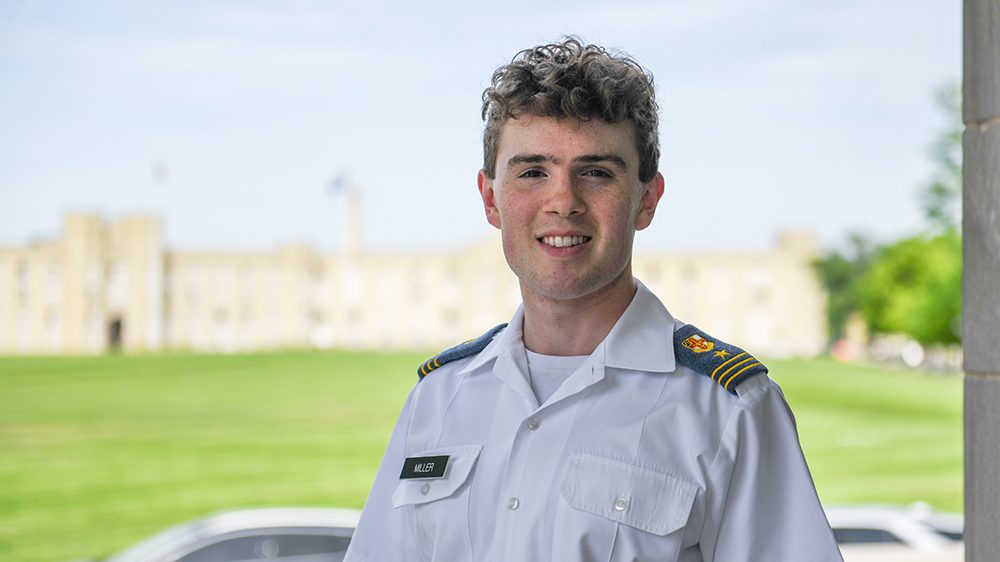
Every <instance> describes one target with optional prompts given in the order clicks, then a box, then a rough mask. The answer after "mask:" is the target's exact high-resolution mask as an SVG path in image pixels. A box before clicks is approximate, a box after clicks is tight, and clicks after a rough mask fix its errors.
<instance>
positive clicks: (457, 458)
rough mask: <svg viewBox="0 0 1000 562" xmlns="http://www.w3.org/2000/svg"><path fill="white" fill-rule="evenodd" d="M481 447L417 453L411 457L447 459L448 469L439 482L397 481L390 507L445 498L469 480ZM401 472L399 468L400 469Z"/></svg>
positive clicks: (454, 447)
mask: <svg viewBox="0 0 1000 562" xmlns="http://www.w3.org/2000/svg"><path fill="white" fill-rule="evenodd" d="M482 450H483V446H482V445H459V446H452V447H439V448H437V449H429V450H426V451H418V452H416V453H414V454H413V455H411V456H414V457H437V456H447V457H448V465H447V467H446V468H445V472H444V476H443V477H442V478H428V479H413V480H400V482H399V485H398V486H396V491H395V492H394V493H393V494H392V507H402V506H404V505H414V504H421V503H427V502H432V501H436V500H439V499H441V498H446V497H448V496H450V495H452V494H454V493H455V491H456V490H458V488H459V487H460V486H461V485H462V483H464V482H465V481H466V479H468V477H469V474H471V473H472V467H473V465H475V464H476V459H478V458H479V452H480V451H482ZM400 468H402V467H400Z"/></svg>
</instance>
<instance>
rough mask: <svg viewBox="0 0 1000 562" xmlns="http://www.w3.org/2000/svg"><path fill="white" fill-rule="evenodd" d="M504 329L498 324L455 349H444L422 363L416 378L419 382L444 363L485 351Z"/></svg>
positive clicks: (502, 325) (505, 325) (504, 325)
mask: <svg viewBox="0 0 1000 562" xmlns="http://www.w3.org/2000/svg"><path fill="white" fill-rule="evenodd" d="M506 327H507V324H506V323H504V324H500V325H499V326H494V327H493V328H491V329H490V331H488V332H486V333H485V334H483V335H481V336H479V337H478V338H475V339H471V340H469V341H465V342H462V343H460V344H458V345H456V346H455V347H452V348H449V349H446V350H444V351H442V352H441V353H438V354H437V355H435V356H434V357H431V358H430V359H428V360H427V361H424V364H423V365H421V366H420V368H418V369H417V376H418V377H420V380H424V377H426V376H427V375H428V374H430V372H431V371H433V370H434V369H437V368H438V367H440V366H441V365H444V364H445V363H450V362H452V361H456V360H458V359H463V358H465V357H468V356H470V355H475V354H477V353H479V352H480V351H482V350H483V349H485V348H486V346H487V345H489V344H490V342H491V341H493V336H495V335H496V334H497V332H499V331H500V330H503V329H504V328H506Z"/></svg>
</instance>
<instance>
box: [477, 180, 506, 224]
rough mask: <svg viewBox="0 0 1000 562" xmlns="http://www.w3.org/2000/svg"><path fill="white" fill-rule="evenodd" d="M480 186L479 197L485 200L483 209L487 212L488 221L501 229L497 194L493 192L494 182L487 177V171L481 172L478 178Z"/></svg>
mask: <svg viewBox="0 0 1000 562" xmlns="http://www.w3.org/2000/svg"><path fill="white" fill-rule="evenodd" d="M476 182H477V183H478V184H479V196H480V197H482V198H483V208H484V209H485V211H486V220H487V221H488V222H489V223H490V224H492V225H493V226H495V227H497V228H500V210H499V209H497V199H496V193H495V192H494V191H493V180H491V179H490V178H489V177H487V175H486V170H479V177H477V178H476Z"/></svg>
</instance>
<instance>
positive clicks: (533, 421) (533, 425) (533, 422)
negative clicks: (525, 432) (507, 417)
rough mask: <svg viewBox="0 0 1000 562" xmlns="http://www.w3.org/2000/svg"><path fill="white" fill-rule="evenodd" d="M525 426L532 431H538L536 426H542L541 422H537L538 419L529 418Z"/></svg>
mask: <svg viewBox="0 0 1000 562" xmlns="http://www.w3.org/2000/svg"><path fill="white" fill-rule="evenodd" d="M525 425H527V426H528V429H530V430H532V431H534V430H536V429H538V426H540V425H542V422H541V421H539V419H538V418H530V419H529V420H528V423H527V424H525Z"/></svg>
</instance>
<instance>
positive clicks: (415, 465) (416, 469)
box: [399, 456, 448, 480]
mask: <svg viewBox="0 0 1000 562" xmlns="http://www.w3.org/2000/svg"><path fill="white" fill-rule="evenodd" d="M447 466H448V457H447V456H443V457H407V458H406V460H405V461H403V472H401V473H400V475H399V479H400V480H409V479H413V478H444V469H445V468H446V467H447Z"/></svg>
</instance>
